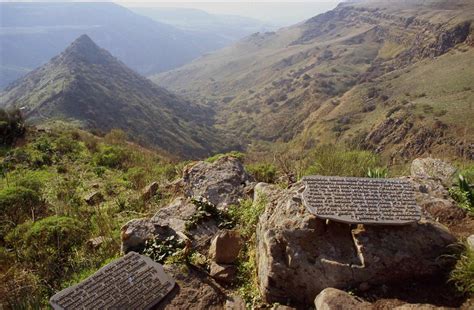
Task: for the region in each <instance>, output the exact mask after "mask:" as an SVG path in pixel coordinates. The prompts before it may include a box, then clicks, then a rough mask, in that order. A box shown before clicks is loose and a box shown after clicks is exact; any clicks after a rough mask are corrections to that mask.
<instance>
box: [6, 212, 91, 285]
mask: <svg viewBox="0 0 474 310" xmlns="http://www.w3.org/2000/svg"><path fill="white" fill-rule="evenodd" d="M82 226H83V225H82V223H81V222H80V221H78V220H75V219H73V218H69V217H60V216H51V217H47V218H44V219H42V220H39V221H36V222H26V223H23V224H22V225H19V226H18V227H16V228H15V229H14V230H13V231H12V232H10V233H9V234H8V235H7V241H8V243H9V244H10V245H13V246H14V247H15V249H16V250H17V253H18V256H19V257H20V260H21V261H23V262H25V263H26V264H27V265H29V266H31V267H33V268H34V269H36V270H38V273H39V275H40V276H41V278H42V279H44V280H45V281H46V282H47V283H48V284H49V285H51V286H53V287H55V286H56V285H57V284H58V282H57V281H58V280H59V279H61V278H63V277H64V274H63V273H64V272H65V271H66V270H65V269H66V266H67V264H68V261H69V257H70V255H71V254H72V253H73V252H74V250H75V248H77V247H79V246H81V245H82V243H83V242H84V241H85V239H86V238H87V234H85V232H84V230H83V229H82Z"/></svg>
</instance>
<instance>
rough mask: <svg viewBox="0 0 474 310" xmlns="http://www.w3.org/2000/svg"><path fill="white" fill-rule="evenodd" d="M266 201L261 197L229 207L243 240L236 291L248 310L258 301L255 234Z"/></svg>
mask: <svg viewBox="0 0 474 310" xmlns="http://www.w3.org/2000/svg"><path fill="white" fill-rule="evenodd" d="M266 205H267V200H266V198H265V197H261V198H260V199H259V200H258V201H255V202H252V201H251V200H244V201H242V202H241V203H240V205H239V206H234V207H231V208H230V210H229V214H230V216H231V217H232V218H234V219H235V221H236V223H237V225H236V229H237V230H238V231H239V232H240V234H241V236H242V238H243V239H244V240H245V242H244V247H243V250H242V251H241V253H240V255H239V259H238V274H237V290H238V292H239V294H240V295H241V296H242V297H243V298H244V300H245V301H246V303H247V306H249V307H250V308H251V307H252V306H253V305H255V304H256V303H257V302H258V301H260V292H259V289H258V278H257V259H256V253H255V248H256V239H255V232H256V228H257V223H258V219H259V217H260V215H261V214H262V213H263V211H265V206H266Z"/></svg>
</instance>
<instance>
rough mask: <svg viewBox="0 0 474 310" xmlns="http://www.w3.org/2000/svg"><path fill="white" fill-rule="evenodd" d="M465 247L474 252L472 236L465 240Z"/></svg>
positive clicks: (473, 236)
mask: <svg viewBox="0 0 474 310" xmlns="http://www.w3.org/2000/svg"><path fill="white" fill-rule="evenodd" d="M466 243H467V246H468V247H469V248H470V249H471V251H474V235H470V236H469V237H467V239H466Z"/></svg>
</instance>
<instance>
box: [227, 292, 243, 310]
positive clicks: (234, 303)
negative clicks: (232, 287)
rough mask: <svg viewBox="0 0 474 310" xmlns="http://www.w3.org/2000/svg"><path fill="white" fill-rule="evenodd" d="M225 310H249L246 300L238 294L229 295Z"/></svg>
mask: <svg viewBox="0 0 474 310" xmlns="http://www.w3.org/2000/svg"><path fill="white" fill-rule="evenodd" d="M224 309H225V310H247V307H246V306H245V301H244V300H243V298H242V297H240V296H238V295H232V296H229V297H228V298H227V300H226V302H225V306H224Z"/></svg>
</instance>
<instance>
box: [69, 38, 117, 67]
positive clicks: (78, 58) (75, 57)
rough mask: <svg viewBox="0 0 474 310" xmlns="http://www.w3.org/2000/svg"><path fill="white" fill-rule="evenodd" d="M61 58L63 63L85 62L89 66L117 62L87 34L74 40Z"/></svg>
mask: <svg viewBox="0 0 474 310" xmlns="http://www.w3.org/2000/svg"><path fill="white" fill-rule="evenodd" d="M60 57H61V58H62V60H63V61H64V60H66V61H73V62H85V63H88V64H107V63H110V62H111V61H116V59H115V58H114V57H113V56H112V55H111V54H110V53H109V52H107V51H106V50H104V49H102V48H100V47H99V46H98V45H97V44H95V42H94V41H92V39H91V38H90V37H89V36H88V35H87V34H83V35H81V36H80V37H78V38H77V39H76V40H74V41H73V42H72V43H71V44H70V45H69V46H68V48H66V50H64V52H62V53H61V55H60Z"/></svg>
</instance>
